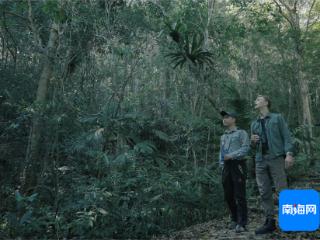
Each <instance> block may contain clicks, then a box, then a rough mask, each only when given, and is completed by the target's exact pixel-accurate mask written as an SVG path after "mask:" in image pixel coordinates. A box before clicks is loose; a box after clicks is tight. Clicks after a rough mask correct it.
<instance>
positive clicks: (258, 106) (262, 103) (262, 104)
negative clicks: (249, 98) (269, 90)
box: [254, 97, 268, 109]
mask: <svg viewBox="0 0 320 240" xmlns="http://www.w3.org/2000/svg"><path fill="white" fill-rule="evenodd" d="M267 106H268V102H267V101H266V100H265V99H264V97H257V99H256V100H255V101H254V108H255V109H261V108H263V107H267Z"/></svg>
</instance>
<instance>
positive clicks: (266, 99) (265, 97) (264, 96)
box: [258, 95, 271, 108]
mask: <svg viewBox="0 0 320 240" xmlns="http://www.w3.org/2000/svg"><path fill="white" fill-rule="evenodd" d="M258 97H263V99H264V100H265V101H266V102H268V108H271V100H270V98H269V97H268V96H267V95H258Z"/></svg>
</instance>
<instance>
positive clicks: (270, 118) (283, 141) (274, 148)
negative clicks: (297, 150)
mask: <svg viewBox="0 0 320 240" xmlns="http://www.w3.org/2000/svg"><path fill="white" fill-rule="evenodd" d="M259 119H260V117H258V118H257V119H256V120H254V121H253V122H252V123H251V135H252V134H257V135H259V136H262V126H261V123H260V122H259ZM265 125H266V135H267V138H268V148H269V152H268V154H270V156H271V157H272V158H273V157H278V156H281V155H285V154H286V153H287V152H293V144H292V138H291V133H290V131H289V128H288V125H287V123H286V121H285V120H284V118H283V117H282V115H281V114H278V113H268V114H267V116H266V124H265ZM255 148H256V161H261V160H262V144H261V143H259V142H258V143H257V144H256V145H255Z"/></svg>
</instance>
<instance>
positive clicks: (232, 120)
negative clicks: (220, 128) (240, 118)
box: [222, 115, 236, 127]
mask: <svg viewBox="0 0 320 240" xmlns="http://www.w3.org/2000/svg"><path fill="white" fill-rule="evenodd" d="M222 122H223V125H224V126H225V127H230V126H232V125H234V124H235V122H236V119H235V118H233V117H230V116H228V115H225V116H224V117H223V120H222Z"/></svg>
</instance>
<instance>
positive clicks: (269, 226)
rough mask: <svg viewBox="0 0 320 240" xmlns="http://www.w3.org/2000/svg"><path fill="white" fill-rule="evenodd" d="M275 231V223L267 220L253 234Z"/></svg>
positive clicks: (271, 219)
mask: <svg viewBox="0 0 320 240" xmlns="http://www.w3.org/2000/svg"><path fill="white" fill-rule="evenodd" d="M274 230H276V221H275V220H274V219H273V218H267V219H266V222H265V223H264V224H263V226H261V227H260V228H258V229H257V230H256V231H255V233H256V234H266V233H271V232H273V231H274Z"/></svg>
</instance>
